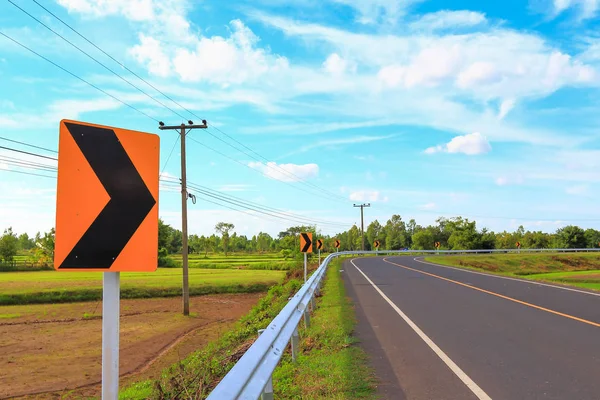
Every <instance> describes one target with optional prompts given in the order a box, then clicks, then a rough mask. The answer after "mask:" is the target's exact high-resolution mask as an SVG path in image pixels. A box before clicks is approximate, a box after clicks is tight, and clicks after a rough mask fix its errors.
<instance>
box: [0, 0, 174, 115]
mask: <svg viewBox="0 0 600 400" xmlns="http://www.w3.org/2000/svg"><path fill="white" fill-rule="evenodd" d="M7 1H8V2H9V3H10V4H12V5H13V6H15V7H16V8H18V9H19V10H21V11H22V12H23V13H25V14H27V15H28V16H29V17H31V18H32V19H33V20H35V21H37V22H38V23H39V24H40V25H42V26H43V27H44V28H46V29H48V30H49V31H50V32H52V33H54V34H55V35H56V36H58V37H59V38H61V39H62V40H64V41H65V42H67V43H68V44H70V45H71V46H72V47H74V48H76V49H77V50H79V51H80V52H81V53H83V54H85V55H86V56H87V57H88V58H90V59H91V60H92V61H94V62H95V63H96V64H98V65H100V66H102V67H103V68H104V69H106V70H107V71H109V72H110V73H112V74H113V75H115V76H116V77H117V78H119V79H121V80H122V81H123V82H125V83H127V84H128V85H130V86H131V87H133V88H134V89H137V90H138V91H139V92H140V93H142V94H144V95H145V96H146V97H148V98H149V99H151V100H153V101H154V102H156V103H157V104H159V105H161V106H163V107H164V108H166V109H167V110H169V111H171V112H172V113H173V114H175V115H177V116H179V117H181V118H183V119H185V117H184V116H183V115H181V114H179V113H178V112H177V111H175V110H173V109H171V108H170V107H169V106H167V105H166V104H164V103H163V102H161V101H160V100H157V99H155V98H154V97H152V96H151V95H149V94H148V93H146V92H145V91H144V90H142V89H140V88H139V87H137V86H136V85H134V84H133V83H131V82H130V81H128V80H127V79H125V78H123V77H122V76H121V75H119V74H118V73H117V72H115V71H113V70H112V69H110V68H109V67H107V66H106V65H105V64H103V63H102V62H100V61H98V60H97V59H96V58H95V57H94V56H92V55H90V54H89V53H87V52H86V51H85V50H83V49H81V48H80V47H79V46H77V45H76V44H74V43H73V42H71V41H70V40H69V39H67V38H65V37H64V36H62V35H61V34H60V33H58V32H56V31H55V30H54V29H52V28H50V27H49V26H48V25H46V24H45V23H43V22H42V21H40V20H39V19H38V18H36V17H34V16H33V15H31V14H30V13H29V12H27V11H26V10H24V9H23V8H21V7H19V6H18V5H16V4H15V3H13V1H12V0H7Z"/></svg>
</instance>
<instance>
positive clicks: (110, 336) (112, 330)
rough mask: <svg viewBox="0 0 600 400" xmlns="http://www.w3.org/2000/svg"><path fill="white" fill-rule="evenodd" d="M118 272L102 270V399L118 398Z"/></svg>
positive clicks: (119, 294)
mask: <svg viewBox="0 0 600 400" xmlns="http://www.w3.org/2000/svg"><path fill="white" fill-rule="evenodd" d="M120 274H121V273H120V272H104V273H103V285H102V400H117V399H118V398H119V315H120V307H119V302H120V297H121V293H120Z"/></svg>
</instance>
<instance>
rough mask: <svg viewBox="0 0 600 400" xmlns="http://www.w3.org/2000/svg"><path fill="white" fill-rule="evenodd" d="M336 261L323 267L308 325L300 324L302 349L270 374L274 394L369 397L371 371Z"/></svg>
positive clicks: (372, 391) (371, 395)
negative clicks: (323, 276)
mask: <svg viewBox="0 0 600 400" xmlns="http://www.w3.org/2000/svg"><path fill="white" fill-rule="evenodd" d="M340 266H341V260H334V261H333V262H332V264H331V266H330V267H329V270H328V271H327V280H326V282H325V286H324V288H323V296H322V297H320V298H318V300H317V304H318V305H317V309H316V311H315V313H314V314H313V316H312V318H311V326H310V327H309V328H308V329H301V330H300V335H301V337H302V340H301V350H302V352H301V354H300V355H299V356H298V360H297V362H296V363H294V362H293V361H292V358H291V354H290V353H289V351H288V352H287V353H286V354H285V355H284V357H283V359H282V361H281V363H280V365H279V366H278V367H277V369H276V370H275V373H274V375H273V386H274V391H275V398H277V399H374V398H375V383H376V379H375V375H374V372H373V370H372V369H371V368H370V367H369V365H368V359H367V355H366V353H365V352H364V351H363V350H362V349H361V348H360V347H359V346H357V345H356V343H357V339H356V338H355V337H353V336H352V332H353V330H354V326H355V325H356V317H355V314H354V307H353V305H352V302H351V301H350V300H349V299H348V298H347V297H346V290H345V288H344V282H343V280H342V277H341V276H340V272H339V270H340Z"/></svg>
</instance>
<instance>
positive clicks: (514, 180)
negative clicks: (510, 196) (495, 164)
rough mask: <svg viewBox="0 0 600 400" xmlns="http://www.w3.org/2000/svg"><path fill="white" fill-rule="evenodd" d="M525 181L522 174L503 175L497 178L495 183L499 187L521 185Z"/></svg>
mask: <svg viewBox="0 0 600 400" xmlns="http://www.w3.org/2000/svg"><path fill="white" fill-rule="evenodd" d="M524 181H525V180H524V179H523V176H522V175H520V174H514V175H503V176H499V177H498V178H496V180H495V181H494V182H495V183H496V185H498V186H507V185H521V184H522V183H523V182H524Z"/></svg>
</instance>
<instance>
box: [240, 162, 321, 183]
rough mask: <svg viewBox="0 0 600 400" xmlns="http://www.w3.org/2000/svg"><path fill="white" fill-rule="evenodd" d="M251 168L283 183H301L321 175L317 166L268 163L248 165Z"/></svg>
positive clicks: (251, 163)
mask: <svg viewBox="0 0 600 400" xmlns="http://www.w3.org/2000/svg"><path fill="white" fill-rule="evenodd" d="M248 166H249V167H250V168H254V169H256V170H257V171H260V172H261V173H263V174H264V175H265V176H267V177H268V178H271V179H275V180H278V181H282V182H300V181H306V180H308V179H310V178H315V177H316V176H318V175H319V166H318V165H317V164H303V165H299V164H277V163H275V162H268V163H267V164H266V165H265V164H263V163H259V162H250V163H248Z"/></svg>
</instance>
